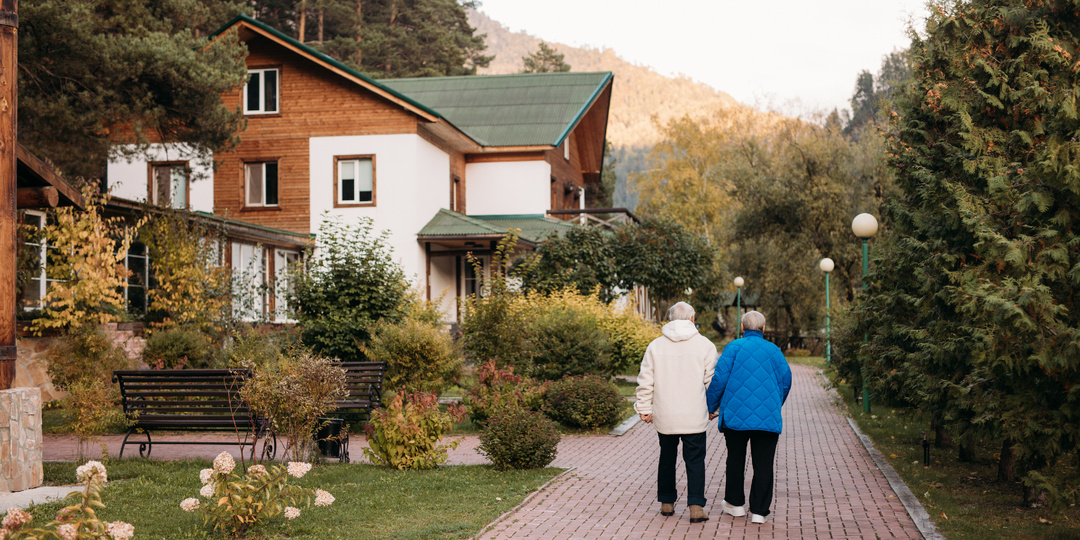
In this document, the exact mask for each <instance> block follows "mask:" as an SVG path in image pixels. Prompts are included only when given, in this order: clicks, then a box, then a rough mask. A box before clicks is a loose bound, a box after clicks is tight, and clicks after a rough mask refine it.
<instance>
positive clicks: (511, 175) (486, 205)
mask: <svg viewBox="0 0 1080 540" xmlns="http://www.w3.org/2000/svg"><path fill="white" fill-rule="evenodd" d="M465 205H466V206H465V207H466V208H467V209H468V212H469V215H471V216H477V215H490V214H543V213H545V212H547V211H548V210H550V209H551V165H549V164H548V163H547V162H546V161H514V162H495V163H469V164H467V165H466V166H465Z"/></svg>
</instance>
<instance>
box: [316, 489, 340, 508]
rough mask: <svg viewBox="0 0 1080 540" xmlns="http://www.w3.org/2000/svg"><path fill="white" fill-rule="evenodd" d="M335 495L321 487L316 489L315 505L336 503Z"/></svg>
mask: <svg viewBox="0 0 1080 540" xmlns="http://www.w3.org/2000/svg"><path fill="white" fill-rule="evenodd" d="M334 500H335V499H334V496H333V495H331V494H329V493H328V492H326V491H323V490H321V489H316V490H315V506H330V505H331V504H333V503H334Z"/></svg>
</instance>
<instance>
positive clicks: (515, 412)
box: [478, 409, 559, 470]
mask: <svg viewBox="0 0 1080 540" xmlns="http://www.w3.org/2000/svg"><path fill="white" fill-rule="evenodd" d="M558 450H559V431H558V429H556V427H555V423H554V422H552V421H551V420H549V419H547V418H546V417H545V416H544V415H543V414H541V413H539V412H536V411H530V410H525V409H502V410H500V411H498V412H496V413H495V414H494V415H493V416H492V417H491V418H490V419H489V421H488V423H487V425H486V426H485V427H484V431H483V432H482V433H481V434H480V447H479V448H478V451H479V452H480V453H481V454H483V455H485V456H487V458H488V459H490V460H491V462H492V463H493V464H494V465H495V468H496V469H499V470H507V469H539V468H542V467H546V466H547V465H548V464H549V463H551V462H552V461H553V460H554V459H555V456H556V454H557V453H558Z"/></svg>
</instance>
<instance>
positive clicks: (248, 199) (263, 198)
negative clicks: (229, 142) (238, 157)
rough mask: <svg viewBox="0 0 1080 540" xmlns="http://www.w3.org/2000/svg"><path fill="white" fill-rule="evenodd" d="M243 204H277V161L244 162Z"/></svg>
mask: <svg viewBox="0 0 1080 540" xmlns="http://www.w3.org/2000/svg"><path fill="white" fill-rule="evenodd" d="M244 184H245V186H244V193H246V196H245V206H277V205H278V163H277V162H276V161H259V162H252V163H245V164H244Z"/></svg>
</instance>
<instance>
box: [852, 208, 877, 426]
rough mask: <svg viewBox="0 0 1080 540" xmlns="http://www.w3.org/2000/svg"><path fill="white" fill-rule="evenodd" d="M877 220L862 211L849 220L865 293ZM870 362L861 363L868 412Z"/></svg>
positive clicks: (864, 341) (864, 340)
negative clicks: (858, 242) (859, 246)
mask: <svg viewBox="0 0 1080 540" xmlns="http://www.w3.org/2000/svg"><path fill="white" fill-rule="evenodd" d="M877 230H878V222H877V218H875V217H874V216H872V215H870V214H867V213H865V212H864V213H862V214H859V215H857V216H855V219H853V220H851V232H853V233H855V236H857V237H859V238H861V239H862V275H863V279H862V290H863V294H865V293H866V274H867V273H868V272H869V271H870V247H869V241H870V238H872V237H873V236H874V235H875V234H877ZM868 341H869V335H868V334H866V333H863V344H866V343H867V342H868ZM868 362H870V359H869V358H867V359H864V360H863V364H862V397H863V412H865V413H869V412H870V388H869V386H867V384H866V376H867V370H866V364H867V363H868Z"/></svg>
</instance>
